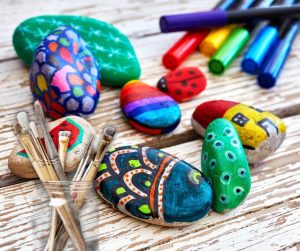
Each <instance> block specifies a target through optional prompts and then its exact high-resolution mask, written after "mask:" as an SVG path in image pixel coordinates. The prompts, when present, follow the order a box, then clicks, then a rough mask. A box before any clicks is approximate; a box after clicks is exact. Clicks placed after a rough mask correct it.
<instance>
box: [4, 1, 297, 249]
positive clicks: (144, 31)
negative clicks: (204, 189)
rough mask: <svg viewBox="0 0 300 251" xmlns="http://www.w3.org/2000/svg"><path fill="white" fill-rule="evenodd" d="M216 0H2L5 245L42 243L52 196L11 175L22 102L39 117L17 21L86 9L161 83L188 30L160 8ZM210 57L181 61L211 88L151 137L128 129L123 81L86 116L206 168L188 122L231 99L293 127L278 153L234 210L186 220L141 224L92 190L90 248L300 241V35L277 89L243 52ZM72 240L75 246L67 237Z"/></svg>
mask: <svg viewBox="0 0 300 251" xmlns="http://www.w3.org/2000/svg"><path fill="white" fill-rule="evenodd" d="M216 2H217V1H215V0H202V1H200V2H199V1H182V0H177V1H171V0H164V1H160V0H147V1H146V0H143V1H139V0H118V1H97V0H86V1H83V0H74V1H72V3H71V2H70V1H67V0H53V1H47V2H45V1H29V0H17V1H10V0H3V1H1V8H0V21H1V25H0V34H1V38H0V86H1V91H0V187H1V189H0V250H40V249H42V248H43V245H44V244H45V241H46V238H47V237H48V232H49V224H50V210H49V206H48V203H49V199H48V197H47V195H46V193H45V192H44V190H43V187H42V185H41V183H40V182H39V181H38V180H25V179H20V178H18V177H15V176H13V175H12V174H11V173H10V172H9V170H8V168H7V158H8V156H9V154H10V152H11V150H12V148H13V147H14V145H15V144H16V143H17V139H16V137H15V136H14V133H13V128H12V124H13V123H14V122H15V119H16V118H15V117H16V113H17V112H18V111H21V110H24V111H26V112H28V114H29V116H30V118H31V119H32V120H36V118H35V117H34V113H33V106H32V102H33V99H32V96H31V93H30V90H29V86H28V85H29V81H28V78H29V71H28V68H26V67H25V66H24V65H23V64H22V62H21V61H20V60H19V59H18V58H17V56H16V54H15V52H14V49H13V46H12V41H11V40H12V34H13V31H14V28H15V27H16V26H17V25H18V24H19V23H20V22H22V21H23V20H24V19H26V18H29V17H32V16H35V15H42V14H72V15H86V16H89V17H93V18H97V19H101V20H104V21H107V22H110V23H112V24H114V25H115V26H116V27H117V28H119V29H120V30H121V31H122V32H123V33H124V34H126V35H127V36H128V37H129V38H130V40H131V42H132V43H133V45H134V47H135V50H136V53H137V56H138V58H139V60H140V63H141V68H142V76H141V80H143V81H144V82H146V83H148V84H150V85H156V82H157V81H158V80H159V79H160V77H161V76H162V75H163V74H165V73H166V70H165V69H164V68H163V66H162V65H161V56H162V54H163V53H164V52H165V51H166V50H167V49H168V48H169V47H170V46H171V45H172V44H173V43H174V42H175V41H176V40H177V39H178V38H180V37H181V36H182V33H173V34H161V33H160V32H159V29H158V18H159V17H160V16H161V15H163V14H170V13H184V12H192V11H196V10H206V9H210V8H212V7H213V6H214V5H215V4H216ZM207 60H208V59H207V58H205V57H204V56H203V55H200V54H199V53H198V52H195V53H194V54H193V55H192V56H191V57H189V59H188V60H187V61H186V62H185V63H184V65H187V66H198V67H200V69H201V70H202V71H203V72H205V74H206V75H207V79H208V86H207V89H206V90H205V91H204V92H203V93H202V94H201V95H199V96H198V97H196V98H195V99H193V100H192V101H190V102H186V103H182V104H180V108H181V111H182V121H181V123H180V125H179V126H178V128H176V130H175V131H173V132H172V133H170V134H167V135H162V136H148V135H145V134H142V133H139V132H137V131H136V130H135V129H133V128H131V127H130V126H129V125H128V124H127V123H126V121H125V120H124V118H123V115H122V113H121V110H120V107H119V93H120V90H119V89H113V88H109V87H104V88H103V91H102V94H101V100H100V104H99V106H98V108H97V110H96V112H95V114H94V115H93V116H92V117H91V118H90V119H89V122H91V124H92V125H93V126H94V127H95V129H96V130H97V131H101V130H102V128H103V126H104V125H106V124H111V125H114V126H116V128H117V130H118V134H117V137H116V139H115V141H114V143H113V145H114V146H121V145H131V144H139V145H147V146H154V147H157V148H162V149H163V150H165V151H167V152H169V153H171V154H174V155H176V156H178V157H179V158H181V159H184V160H186V161H187V162H189V163H191V164H193V165H195V166H196V167H197V168H200V153H201V145H202V139H201V137H200V136H198V135H197V134H196V133H195V132H194V131H193V130H192V127H191V124H190V118H191V115H192V113H193V111H194V109H195V107H196V106H197V105H199V104H200V103H202V102H204V101H207V100H212V99H228V100H234V101H239V102H244V103H247V104H249V105H253V106H256V107H259V108H261V109H265V110H269V111H271V112H274V113H275V114H277V115H279V116H281V117H282V118H283V119H284V121H285V122H286V124H287V126H288V132H287V138H286V140H285V141H284V143H283V145H282V146H281V147H280V148H279V149H278V151H277V152H276V153H274V154H273V155H271V156H270V157H269V158H268V159H266V160H265V161H264V162H263V163H261V164H259V165H256V166H253V167H252V169H251V173H252V183H253V185H252V190H251V192H250V194H249V196H248V198H247V199H246V200H245V202H244V203H243V204H242V205H241V206H240V207H238V208H237V209H236V210H233V211H232V212H230V213H227V214H224V215H220V214H216V213H214V212H211V213H210V214H209V215H208V216H207V217H205V218H204V219H202V220H200V221H198V222H196V223H194V224H192V225H190V226H188V227H182V228H166V227H159V226H154V225H149V224H146V223H142V222H140V221H137V220H135V219H132V218H129V217H127V216H125V215H123V214H121V213H119V212H117V211H115V210H113V209H111V208H110V206H108V205H107V204H106V203H104V202H103V201H102V200H100V199H99V198H98V196H97V195H96V194H95V192H94V191H93V190H92V189H91V191H90V197H89V201H88V203H87V206H86V207H85V208H84V209H83V210H82V212H81V213H80V219H81V222H82V223H81V224H82V229H83V232H84V235H85V237H86V239H87V242H88V245H89V247H90V249H91V250H98V249H100V250H144V249H150V250H200V249H203V250H221V249H222V250H245V249H246V250H283V249H285V250H299V249H300V246H299V245H300V231H299V229H300V87H299V82H300V76H299V65H300V37H299V36H298V37H297V39H296V41H295V43H294V46H293V49H292V51H291V54H290V57H289V59H288V61H287V64H286V65H285V68H284V70H283V72H282V74H281V78H280V79H279V81H278V85H277V86H276V87H275V88H273V89H272V90H264V89H261V88H259V87H258V86H257V84H256V79H255V77H252V76H249V75H246V74H244V73H242V72H240V66H239V65H240V60H241V58H238V59H237V60H236V61H235V62H234V63H233V65H232V66H231V67H230V69H229V70H228V71H226V73H225V74H224V75H223V76H219V77H216V76H213V75H211V74H209V73H208V70H207V66H206V64H207ZM68 249H70V250H71V249H72V248H71V245H70V243H69V245H68Z"/></svg>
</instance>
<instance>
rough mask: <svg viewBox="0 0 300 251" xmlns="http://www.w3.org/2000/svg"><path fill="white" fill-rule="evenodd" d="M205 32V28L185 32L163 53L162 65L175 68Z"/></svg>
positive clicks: (202, 37)
mask: <svg viewBox="0 0 300 251" xmlns="http://www.w3.org/2000/svg"><path fill="white" fill-rule="evenodd" d="M207 34H208V30H206V29H203V30H201V31H198V32H188V33H186V34H185V35H184V36H183V37H182V38H181V39H180V40H178V41H177V42H176V43H175V44H174V45H173V46H172V47H171V48H170V49H169V50H168V51H167V52H166V53H165V54H164V55H163V58H162V63H163V65H164V66H165V67H166V68H167V69H170V70H174V69H176V68H177V67H178V66H179V65H180V64H181V63H182V62H183V61H184V59H185V58H187V57H188V56H189V55H190V54H191V53H192V52H193V51H194V50H195V49H196V48H197V47H198V45H199V44H200V43H201V41H202V40H203V39H204V38H205V37H206V36H207Z"/></svg>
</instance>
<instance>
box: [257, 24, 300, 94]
mask: <svg viewBox="0 0 300 251" xmlns="http://www.w3.org/2000/svg"><path fill="white" fill-rule="evenodd" d="M299 27H300V23H299V21H290V25H289V27H288V28H287V29H286V30H285V31H284V34H283V35H282V36H281V37H280V39H279V41H278V43H277V45H276V47H275V48H274V50H273V51H272V52H271V53H270V54H269V55H268V58H267V59H266V62H265V63H264V65H263V67H262V69H261V72H260V73H259V75H258V78H257V81H258V84H259V85H260V86H261V87H263V88H272V87H273V86H274V85H275V84H276V81H277V78H278V76H279V74H280V72H281V69H282V67H283V66H284V64H285V61H286V59H287V57H288V55H289V53H290V51H291V47H292V44H293V42H294V40H295V37H296V35H297V33H298V31H299Z"/></svg>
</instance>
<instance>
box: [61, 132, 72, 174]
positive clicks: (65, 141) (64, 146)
mask: <svg viewBox="0 0 300 251" xmlns="http://www.w3.org/2000/svg"><path fill="white" fill-rule="evenodd" d="M70 135H71V132H70V131H60V132H59V133H58V155H59V159H60V163H61V165H62V168H63V170H64V171H65V161H66V155H67V150H68V145H69V141H70Z"/></svg>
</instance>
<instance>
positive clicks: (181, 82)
mask: <svg viewBox="0 0 300 251" xmlns="http://www.w3.org/2000/svg"><path fill="white" fill-rule="evenodd" d="M205 87H206V78H205V75H204V74H203V73H202V72H201V71H200V70H199V69H198V68H197V67H183V68H180V69H177V70H174V71H170V72H169V73H168V74H167V75H165V76H164V77H162V78H161V79H160V80H159V81H158V83H157V88H158V89H160V90H161V91H163V92H165V93H167V94H168V95H170V96H171V97H172V98H173V99H175V100H176V101H177V102H184V101H188V100H190V99H192V98H193V97H195V96H197V95H198V94H199V93H201V92H202V91H203V90H204V89H205Z"/></svg>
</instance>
